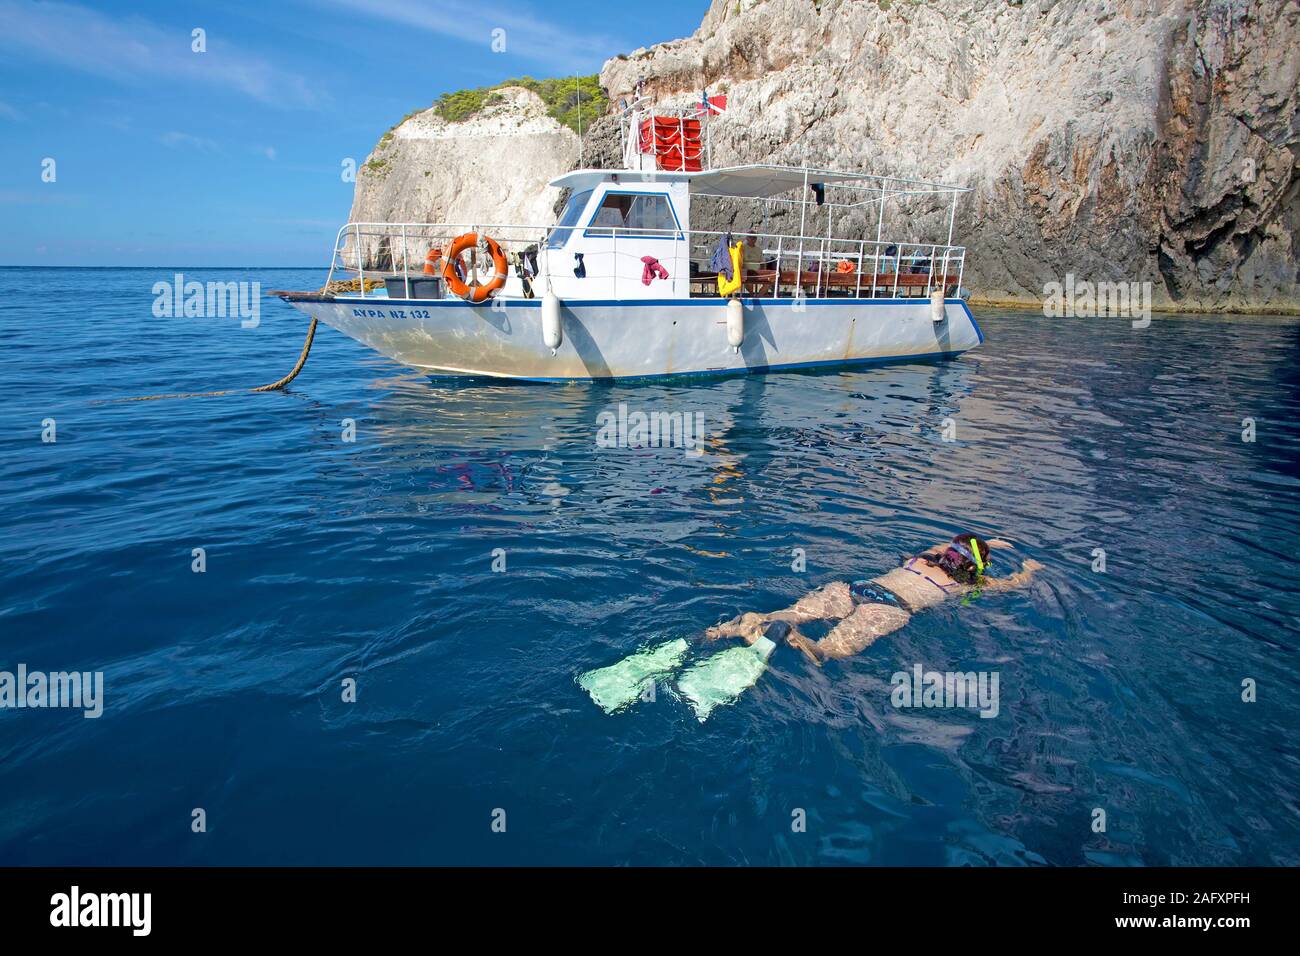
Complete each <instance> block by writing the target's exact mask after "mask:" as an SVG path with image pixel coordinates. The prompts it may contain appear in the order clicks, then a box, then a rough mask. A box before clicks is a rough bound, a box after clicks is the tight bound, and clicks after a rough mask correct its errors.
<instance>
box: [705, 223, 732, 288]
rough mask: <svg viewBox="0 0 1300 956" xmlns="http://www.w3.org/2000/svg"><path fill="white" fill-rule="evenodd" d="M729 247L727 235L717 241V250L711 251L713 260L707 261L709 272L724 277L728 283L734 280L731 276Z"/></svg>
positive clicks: (730, 243) (729, 240) (729, 234)
mask: <svg viewBox="0 0 1300 956" xmlns="http://www.w3.org/2000/svg"><path fill="white" fill-rule="evenodd" d="M731 246H732V242H731V233H727V234H726V235H725V236H723V237H722V238H721V239H720V240H718V248H716V249H714V250H713V258H712V259H710V260H709V271H710V272H716V273H718V274H719V275H724V276H726V277H727V281H728V282H730V281H731V280H732V279H733V278H734V277H733V276H732V274H731Z"/></svg>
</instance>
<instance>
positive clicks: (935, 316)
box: [930, 289, 948, 323]
mask: <svg viewBox="0 0 1300 956" xmlns="http://www.w3.org/2000/svg"><path fill="white" fill-rule="evenodd" d="M947 317H948V313H947V312H946V311H944V307H943V290H942V289H935V290H934V291H933V292H931V293H930V321H931V322H935V323H938V322H942V321H943V320H944V319H946V318H947Z"/></svg>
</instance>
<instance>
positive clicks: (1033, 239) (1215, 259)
mask: <svg viewBox="0 0 1300 956" xmlns="http://www.w3.org/2000/svg"><path fill="white" fill-rule="evenodd" d="M1298 79H1300V6H1298V5H1297V4H1296V3H1295V2H1293V0H1057V2H1051V0H1037V2H1035V0H1028V2H1024V3H1016V2H1007V0H965V2H958V0H938V2H934V3H922V4H917V3H911V2H906V0H895V2H893V3H892V4H891V3H888V2H886V0H879V2H871V0H820V2H816V0H714V2H713V3H712V5H711V6H710V8H709V10H708V13H707V14H706V15H705V17H704V21H703V23H702V24H701V26H700V28H699V30H697V31H696V33H695V34H694V35H693V36H692V37H689V38H687V39H684V40H677V41H673V42H671V43H664V44H660V45H658V46H654V47H651V48H649V49H643V50H637V51H636V52H634V53H631V54H629V55H627V56H625V57H618V58H616V59H613V60H610V61H609V62H608V63H606V65H605V68H604V70H603V71H602V73H601V83H602V85H603V86H604V87H605V89H606V91H607V92H608V93H609V95H610V98H611V100H612V101H613V102H617V100H618V98H619V97H626V96H628V95H629V93H630V91H631V90H632V89H633V88H634V87H635V84H636V83H637V82H638V81H641V82H642V83H643V89H644V91H645V92H646V93H648V94H650V95H653V96H655V97H656V98H657V99H659V100H661V101H663V100H669V99H672V98H674V97H677V98H679V101H685V100H686V99H688V98H691V97H696V98H698V96H699V91H700V89H701V88H703V87H707V88H708V90H709V92H710V94H716V93H723V92H725V93H727V94H729V104H728V105H729V109H728V112H727V113H726V114H724V115H723V116H722V117H721V118H719V119H717V120H716V121H714V125H713V130H712V146H713V164H714V165H715V166H717V165H726V164H731V163H745V162H760V161H773V162H781V163H791V164H799V163H802V162H803V161H805V160H807V162H808V163H809V164H810V165H819V166H830V167H833V168H843V169H856V170H865V171H868V172H878V173H884V174H891V175H898V176H908V177H917V178H925V179H934V180H940V181H944V182H956V183H962V184H965V185H968V186H970V187H972V188H973V192H972V193H970V194H968V195H967V196H966V197H965V198H964V199H963V200H962V202H961V204H960V205H959V207H958V220H957V240H956V241H958V242H964V243H965V244H966V245H967V246H968V247H969V249H970V252H969V259H968V265H967V271H966V282H965V284H966V285H967V286H969V287H970V288H971V289H972V290H973V292H974V294H975V296H976V297H977V298H985V299H993V300H1008V301H1025V302H1038V301H1040V298H1041V296H1042V293H1043V286H1044V285H1045V283H1047V282H1049V281H1064V277H1065V275H1066V273H1074V274H1075V276H1076V277H1078V278H1080V279H1091V280H1109V281H1118V280H1127V281H1150V282H1151V283H1152V286H1153V293H1154V296H1155V300H1156V303H1157V304H1158V305H1159V304H1163V305H1166V306H1171V305H1173V306H1178V307H1183V308H1195V309H1251V310H1253V309H1264V310H1270V309H1279V310H1294V309H1300V294H1298V292H1297V244H1298V237H1300V178H1298V177H1297V152H1298V150H1300V94H1298V93H1297V87H1298V83H1297V80H1298ZM606 158H607V160H609V161H610V164H611V165H617V159H616V157H606ZM914 211H916V212H919V213H920V216H921V221H920V222H919V223H918V225H919V226H921V227H924V231H925V232H927V233H928V235H926V236H924V238H932V237H933V235H934V234H935V233H936V232H939V234H940V238H943V235H944V234H946V218H945V216H946V213H944V212H943V211H941V210H939V209H938V208H932V209H931V210H930V211H929V212H928V214H927V213H926V211H925V208H924V205H923V204H922V205H921V206H920V207H919V209H914ZM701 212H702V209H701ZM743 215H747V214H743ZM872 216H874V213H873V214H872ZM696 218H697V221H696V222H695V225H696V226H697V227H698V228H726V227H727V226H728V225H730V224H731V223H732V222H737V223H744V222H745V220H744V219H738V218H737V214H736V213H735V212H734V211H724V212H722V213H721V214H715V216H714V219H713V222H711V223H706V222H705V221H703V220H702V219H700V218H699V217H698V216H697V217H696ZM781 218H782V217H781V216H780V214H779V213H774V215H773V216H772V217H771V222H773V223H776V222H779V221H780V220H781ZM867 219H868V217H867V216H866V215H865V214H858V215H856V216H854V217H851V218H846V219H845V220H844V221H843V222H841V223H840V225H839V226H838V227H836V228H835V234H836V235H840V236H854V237H864V236H865V237H866V238H874V237H875V222H874V221H870V222H868V221H867Z"/></svg>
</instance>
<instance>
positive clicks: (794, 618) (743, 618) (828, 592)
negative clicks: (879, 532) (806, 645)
mask: <svg viewBox="0 0 1300 956" xmlns="http://www.w3.org/2000/svg"><path fill="white" fill-rule="evenodd" d="M852 611H853V597H852V595H850V594H849V586H848V585H847V584H845V583H844V582H843V581H835V582H834V583H832V584H828V585H826V586H825V587H821V588H818V589H817V590H816V591H813V592H811V593H809V594H805V595H804V596H803V597H801V598H800V599H799V600H798V601H796V602H795V603H794V604H792V605H791V606H790V607H788V608H786V609H784V610H782V611H773V612H771V613H770V614H755V613H754V612H752V611H750V612H747V613H745V614H741V615H739V616H738V617H734V618H732V619H731V620H730V621H727V622H725V623H723V624H719V625H717V626H716V627H711V628H709V629H708V630H707V631H705V632H704V636H705V637H707V638H708V639H709V640H711V641H713V640H717V639H718V638H720V637H743V638H744V639H745V640H746V641H748V642H749V643H750V644H753V643H754V641H756V640H758V639H759V638H760V637H761V636H762V635H763V629H764V628H765V627H766V626H767V625H768V624H769V623H770V622H772V621H785V622H787V623H789V624H806V623H808V622H809V621H824V620H841V619H843V618H845V617H847V616H848V615H849V614H850V613H852Z"/></svg>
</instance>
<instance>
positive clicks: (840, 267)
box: [835, 259, 853, 274]
mask: <svg viewBox="0 0 1300 956" xmlns="http://www.w3.org/2000/svg"><path fill="white" fill-rule="evenodd" d="M835 271H836V272H839V273H841V274H847V273H850V272H852V271H853V263H851V262H849V260H848V259H841V260H840V261H839V262H837V263H835Z"/></svg>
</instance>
